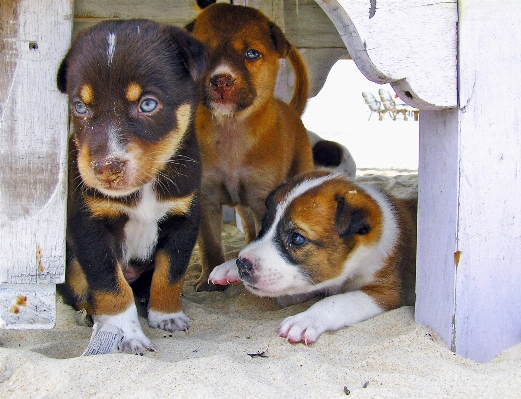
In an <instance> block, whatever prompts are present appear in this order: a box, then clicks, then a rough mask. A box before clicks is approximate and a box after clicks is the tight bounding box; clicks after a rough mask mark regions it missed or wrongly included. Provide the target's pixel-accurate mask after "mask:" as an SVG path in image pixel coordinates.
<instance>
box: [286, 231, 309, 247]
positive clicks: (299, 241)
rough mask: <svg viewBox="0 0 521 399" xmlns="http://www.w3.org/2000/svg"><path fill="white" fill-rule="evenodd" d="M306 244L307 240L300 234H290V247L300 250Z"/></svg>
mask: <svg viewBox="0 0 521 399" xmlns="http://www.w3.org/2000/svg"><path fill="white" fill-rule="evenodd" d="M307 242H308V239H307V238H306V237H304V236H303V235H302V234H300V233H297V232H293V233H291V237H290V244H291V246H292V247H295V248H300V247H303V246H304V245H306V244H307Z"/></svg>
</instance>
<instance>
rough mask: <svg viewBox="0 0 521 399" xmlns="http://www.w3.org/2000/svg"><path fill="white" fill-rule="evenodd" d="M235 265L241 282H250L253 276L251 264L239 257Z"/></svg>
mask: <svg viewBox="0 0 521 399" xmlns="http://www.w3.org/2000/svg"><path fill="white" fill-rule="evenodd" d="M236 265H237V270H238V271H239V277H240V278H241V280H243V281H244V280H248V281H251V278H252V275H253V264H252V263H251V262H250V261H249V260H248V259H246V258H241V257H239V258H237V261H236Z"/></svg>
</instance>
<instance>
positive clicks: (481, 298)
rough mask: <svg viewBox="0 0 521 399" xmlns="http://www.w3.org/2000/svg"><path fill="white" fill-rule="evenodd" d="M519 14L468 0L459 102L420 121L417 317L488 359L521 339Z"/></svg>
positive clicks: (494, 1)
mask: <svg viewBox="0 0 521 399" xmlns="http://www.w3.org/2000/svg"><path fill="white" fill-rule="evenodd" d="M519 15H521V3H519V2H517V1H498V0H487V1H482V2H479V3H478V2H463V3H461V4H460V18H461V20H460V26H459V35H460V36H459V62H460V68H459V70H460V76H459V82H460V86H459V90H460V91H459V93H460V99H459V101H460V109H458V110H456V111H454V112H456V115H453V114H452V111H449V112H448V113H447V112H443V111H441V112H440V111H433V112H431V113H429V112H425V111H424V112H422V114H421V118H420V171H419V176H420V214H419V247H418V269H419V274H418V287H417V296H418V298H417V306H416V317H417V320H418V321H419V322H421V323H424V324H427V325H429V326H431V327H432V328H433V329H434V330H435V331H436V332H437V333H438V334H440V336H441V337H442V338H443V339H444V340H445V341H446V342H447V344H449V345H450V346H451V347H452V349H453V350H454V351H455V352H456V353H457V354H459V355H461V356H464V357H468V358H471V359H473V360H476V361H482V362H483V361H489V360H491V359H492V358H494V357H495V356H496V355H497V354H498V353H499V352H501V351H502V350H504V349H506V348H508V347H510V346H512V345H514V344H517V343H519V342H521V329H520V326H521V290H520V289H519V282H520V281H521V267H519V262H520V261H519V260H520V259H521V223H520V222H519V218H520V215H521V201H520V200H519V198H521V181H520V180H519V177H520V175H521V164H520V162H519V159H520V154H521V130H520V129H519V126H521V113H520V111H519V107H518V104H517V103H518V101H517V100H518V99H519V98H521V76H520V74H519V71H520V70H521V54H520V53H519V51H517V48H518V45H519V42H520V41H521V31H520V30H519V29H517V17H518V16H519ZM510 26H512V27H515V28H514V29H508V27H510ZM499 44H500V45H499ZM438 199H439V203H438V202H437V201H438ZM455 208H456V209H457V211H456V212H455ZM429 214H430V215H429ZM436 230H439V231H438V236H436ZM452 252H455V253H456V256H452V255H451V254H452Z"/></svg>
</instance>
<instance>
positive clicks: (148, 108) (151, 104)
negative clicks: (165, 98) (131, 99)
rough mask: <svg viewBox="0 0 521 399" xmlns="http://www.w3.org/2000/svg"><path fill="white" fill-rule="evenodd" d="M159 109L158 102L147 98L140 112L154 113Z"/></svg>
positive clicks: (140, 105)
mask: <svg viewBox="0 0 521 399" xmlns="http://www.w3.org/2000/svg"><path fill="white" fill-rule="evenodd" d="M156 108H157V101H156V100H154V99H152V98H145V99H144V100H143V101H141V104H139V110H140V111H141V112H152V111H154V110H155V109H156Z"/></svg>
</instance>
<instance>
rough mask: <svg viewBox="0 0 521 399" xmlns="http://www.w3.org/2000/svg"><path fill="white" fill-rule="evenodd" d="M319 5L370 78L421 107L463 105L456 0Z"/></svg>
mask: <svg viewBox="0 0 521 399" xmlns="http://www.w3.org/2000/svg"><path fill="white" fill-rule="evenodd" d="M316 1H317V3H318V4H319V5H320V6H321V7H322V9H323V10H324V11H325V12H326V13H327V14H328V15H329V17H330V18H331V20H332V21H333V23H334V24H335V26H336V28H337V31H338V33H339V34H340V37H341V38H342V40H343V41H344V43H345V45H346V48H347V50H348V52H349V54H350V55H351V57H352V58H353V60H354V62H355V63H356V65H357V66H358V68H359V69H360V71H361V72H362V73H363V74H364V75H365V76H366V77H367V78H368V79H369V80H372V81H373V82H377V83H391V85H392V87H393V89H394V90H395V92H396V93H398V94H399V95H400V98H401V99H403V100H404V101H405V102H407V104H409V105H411V106H414V107H416V108H419V109H447V108H452V107H455V106H456V105H457V68H456V62H457V53H456V50H457V48H456V40H457V31H456V24H457V20H458V14H457V3H456V0H448V1H447V0H385V1H383V0H374V1H369V0H337V1H335V0H316ZM371 4H374V5H375V7H371Z"/></svg>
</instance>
